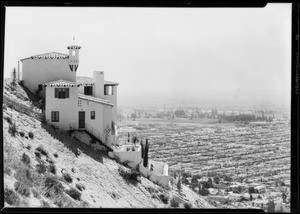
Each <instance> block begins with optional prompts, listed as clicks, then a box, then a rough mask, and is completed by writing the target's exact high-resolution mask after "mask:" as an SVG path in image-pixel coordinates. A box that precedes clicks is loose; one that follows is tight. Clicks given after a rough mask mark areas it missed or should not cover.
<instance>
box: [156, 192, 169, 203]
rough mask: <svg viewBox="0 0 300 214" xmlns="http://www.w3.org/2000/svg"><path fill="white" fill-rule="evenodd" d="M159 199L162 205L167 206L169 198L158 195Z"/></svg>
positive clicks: (164, 195)
mask: <svg viewBox="0 0 300 214" xmlns="http://www.w3.org/2000/svg"><path fill="white" fill-rule="evenodd" d="M158 197H159V198H160V200H161V201H162V202H163V203H164V204H168V203H169V200H170V198H169V196H167V195H166V194H159V196H158Z"/></svg>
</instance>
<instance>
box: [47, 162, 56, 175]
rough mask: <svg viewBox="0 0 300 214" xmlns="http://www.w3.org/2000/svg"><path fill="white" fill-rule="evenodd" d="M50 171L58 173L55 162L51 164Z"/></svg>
mask: <svg viewBox="0 0 300 214" xmlns="http://www.w3.org/2000/svg"><path fill="white" fill-rule="evenodd" d="M49 172H51V173H52V174H54V175H55V174H56V167H55V165H54V164H50V165H49Z"/></svg>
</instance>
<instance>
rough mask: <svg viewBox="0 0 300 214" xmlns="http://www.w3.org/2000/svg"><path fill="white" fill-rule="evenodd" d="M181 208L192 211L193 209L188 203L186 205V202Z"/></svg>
mask: <svg viewBox="0 0 300 214" xmlns="http://www.w3.org/2000/svg"><path fill="white" fill-rule="evenodd" d="M183 207H184V208H185V209H192V208H193V206H192V205H191V204H190V203H188V202H184V204H183Z"/></svg>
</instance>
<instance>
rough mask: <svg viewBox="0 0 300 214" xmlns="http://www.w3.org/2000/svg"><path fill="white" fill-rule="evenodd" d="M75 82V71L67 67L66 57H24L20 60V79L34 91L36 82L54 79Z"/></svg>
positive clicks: (36, 85)
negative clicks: (24, 58)
mask: <svg viewBox="0 0 300 214" xmlns="http://www.w3.org/2000/svg"><path fill="white" fill-rule="evenodd" d="M59 79H63V80H67V81H71V82H76V72H72V71H71V70H70V68H69V62H68V59H67V58H66V59H62V58H61V59H26V60H23V61H22V80H23V82H24V85H25V86H26V87H27V88H28V89H29V90H31V91H32V92H34V91H35V90H36V89H37V88H38V84H43V83H46V82H51V81H55V80H59Z"/></svg>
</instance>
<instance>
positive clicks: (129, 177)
mask: <svg viewBox="0 0 300 214" xmlns="http://www.w3.org/2000/svg"><path fill="white" fill-rule="evenodd" d="M118 172H119V174H120V175H121V176H122V177H123V178H124V179H125V180H126V181H127V182H128V183H131V184H134V185H136V184H137V182H139V181H140V176H141V175H140V173H139V172H137V171H136V170H133V169H130V170H125V169H124V168H123V167H121V166H119V168H118Z"/></svg>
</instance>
